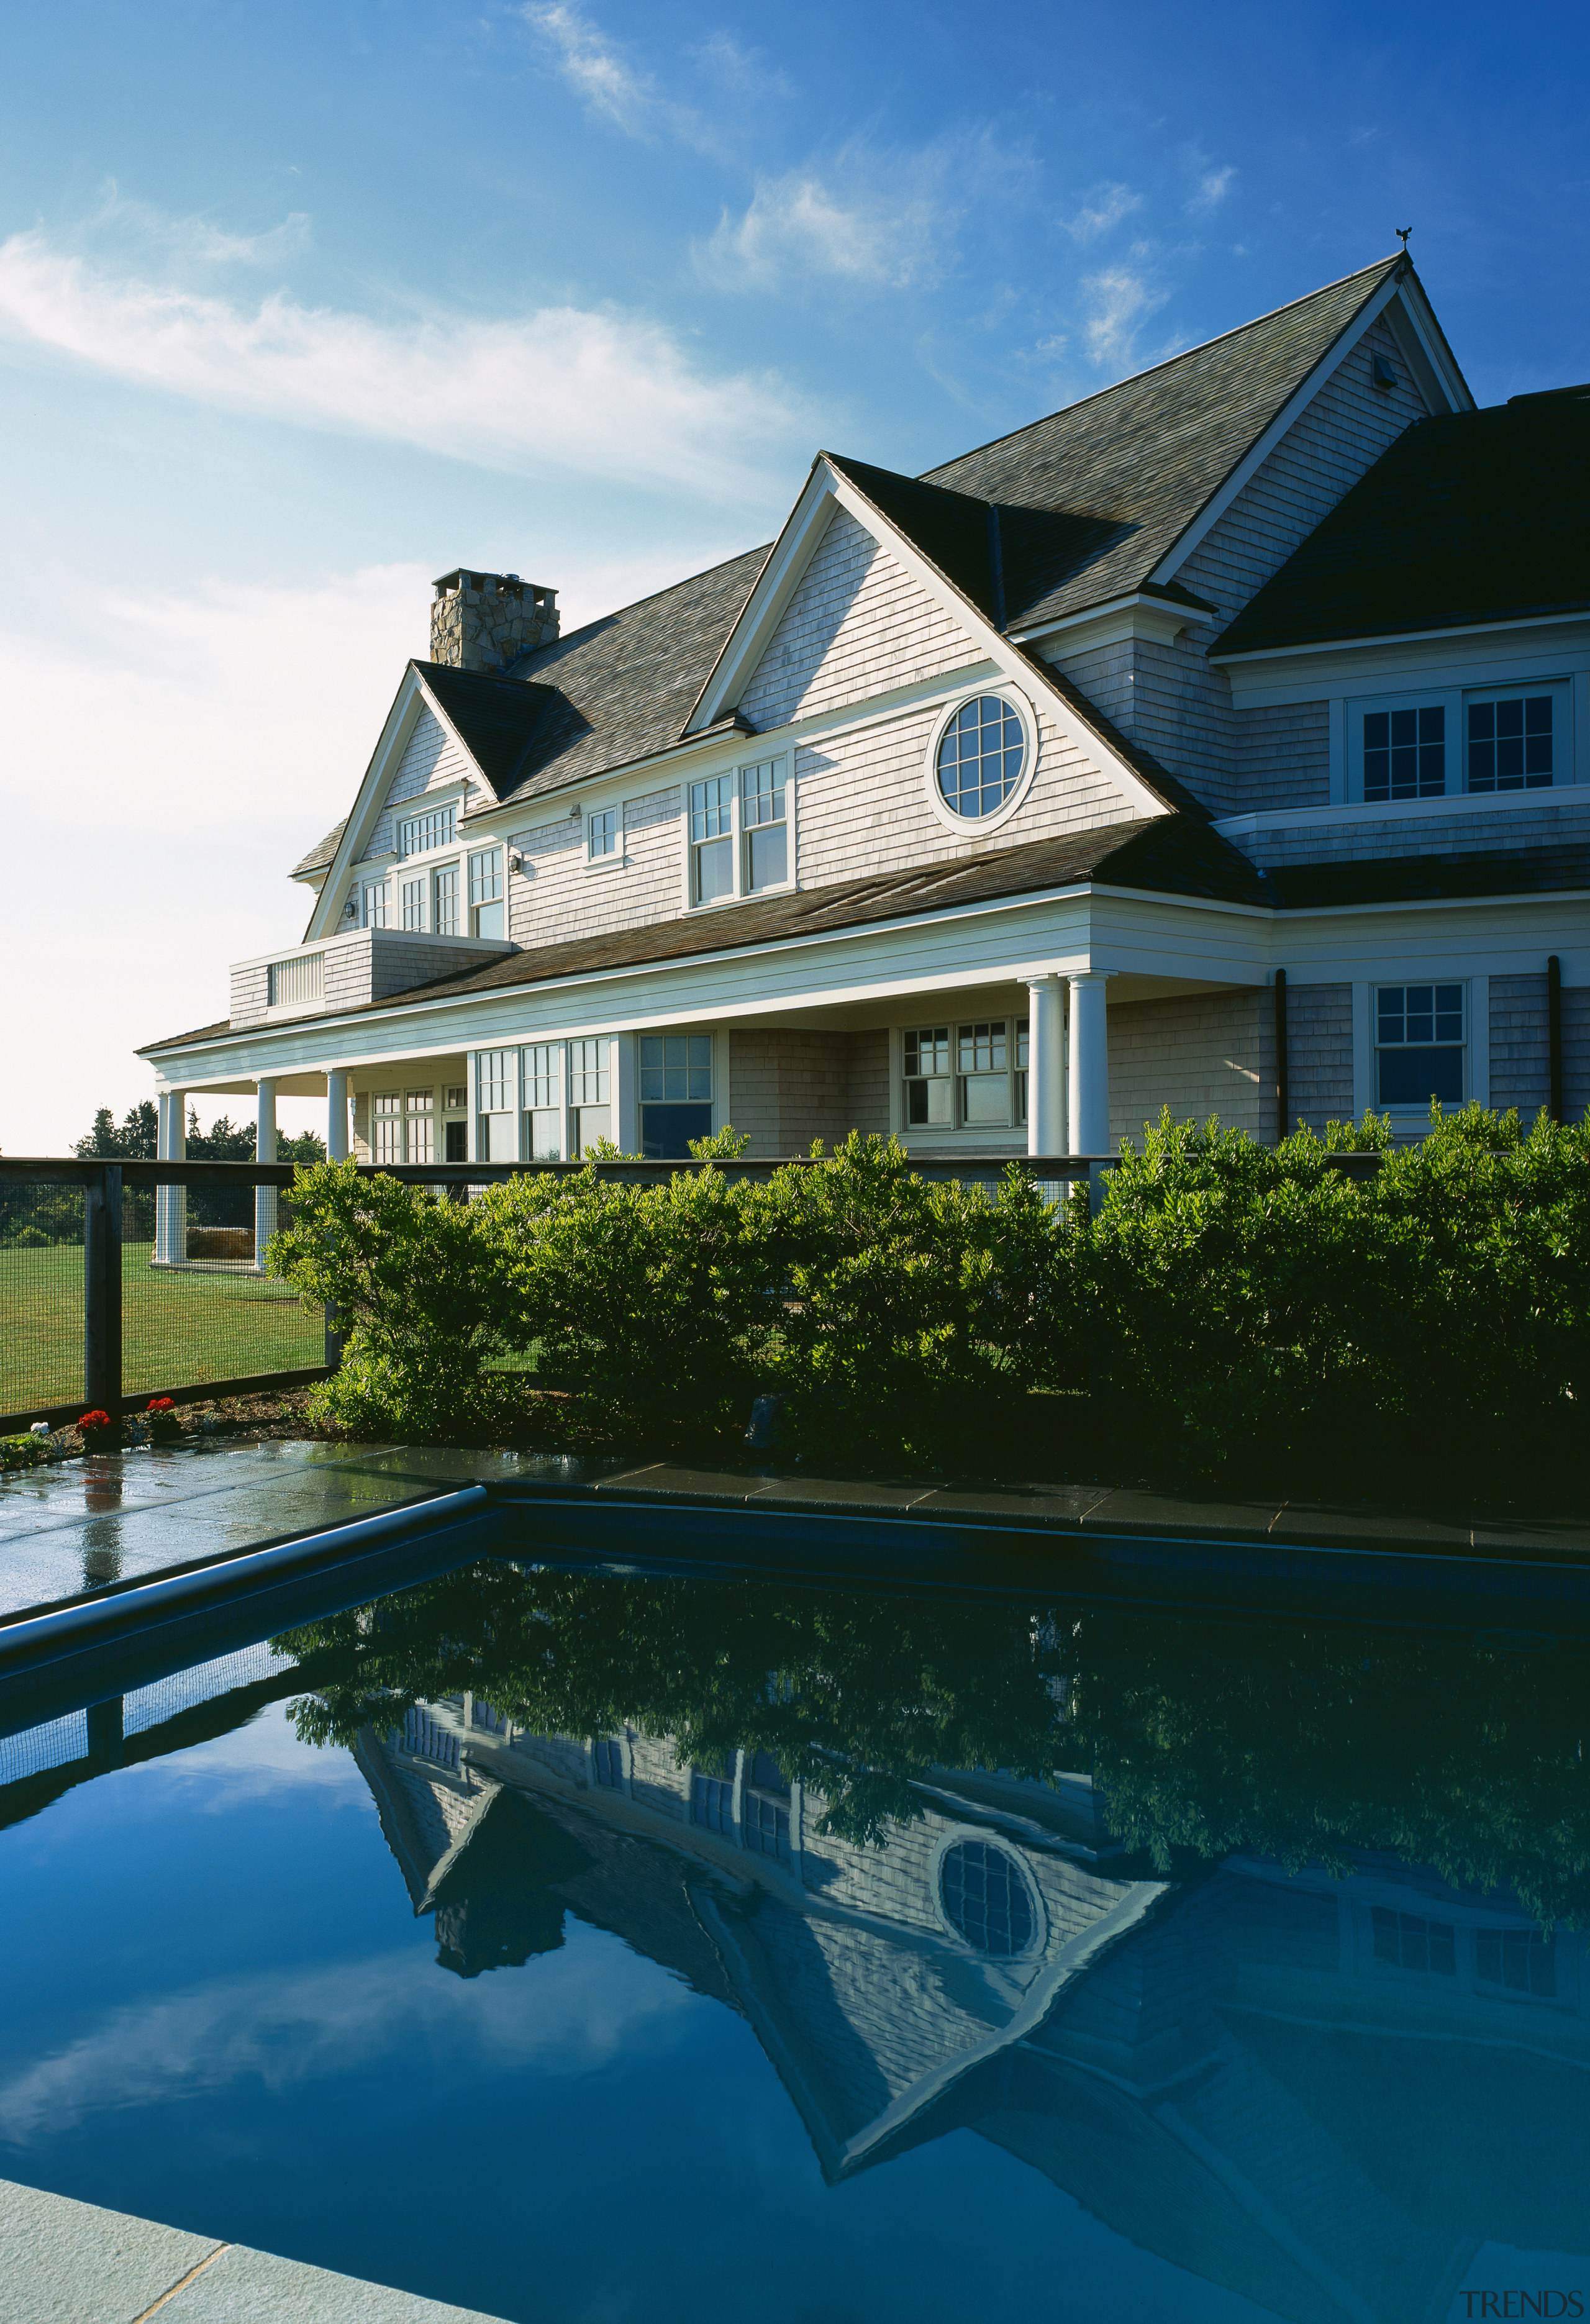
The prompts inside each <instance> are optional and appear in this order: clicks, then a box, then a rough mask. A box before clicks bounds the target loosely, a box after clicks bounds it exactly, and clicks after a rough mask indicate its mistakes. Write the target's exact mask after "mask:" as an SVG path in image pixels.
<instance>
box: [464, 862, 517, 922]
mask: <svg viewBox="0 0 1590 2324" xmlns="http://www.w3.org/2000/svg"><path fill="white" fill-rule="evenodd" d="M469 933H470V935H471V936H506V935H507V933H508V908H507V904H506V902H505V900H504V895H503V851H502V849H501V848H500V847H483V848H481V849H480V850H479V851H478V852H477V853H476V854H473V855H471V857H470V858H469Z"/></svg>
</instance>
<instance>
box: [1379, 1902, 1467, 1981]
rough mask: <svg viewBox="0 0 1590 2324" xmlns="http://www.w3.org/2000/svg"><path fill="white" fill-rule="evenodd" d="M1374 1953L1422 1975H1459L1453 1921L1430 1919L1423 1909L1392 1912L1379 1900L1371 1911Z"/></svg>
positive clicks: (1399, 1967) (1380, 1958)
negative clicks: (1420, 1911)
mask: <svg viewBox="0 0 1590 2324" xmlns="http://www.w3.org/2000/svg"><path fill="white" fill-rule="evenodd" d="M1370 1921H1371V1925H1372V1927H1373V1932H1374V1957H1375V1959H1376V1960H1377V1961H1389V1962H1390V1963H1391V1966H1392V1967H1393V1968H1394V1969H1415V1970H1417V1971H1418V1972H1419V1975H1420V1976H1421V1977H1429V1976H1432V1975H1433V1976H1436V1977H1456V1974H1457V1950H1456V1939H1455V1932H1454V1930H1453V1926H1452V1923H1451V1922H1450V1921H1428V1920H1426V1919H1425V1917H1424V1915H1423V1914H1420V1913H1393V1912H1391V1910H1390V1909H1389V1908H1388V1907H1387V1906H1385V1905H1383V1904H1377V1905H1376V1906H1375V1907H1374V1910H1373V1913H1372V1914H1371V1915H1370Z"/></svg>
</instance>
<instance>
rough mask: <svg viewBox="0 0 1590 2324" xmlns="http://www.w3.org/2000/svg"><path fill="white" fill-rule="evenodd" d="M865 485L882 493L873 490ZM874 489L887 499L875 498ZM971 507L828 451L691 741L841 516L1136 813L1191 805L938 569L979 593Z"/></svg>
mask: <svg viewBox="0 0 1590 2324" xmlns="http://www.w3.org/2000/svg"><path fill="white" fill-rule="evenodd" d="M862 478H864V479H865V480H866V483H867V484H868V485H870V486H872V487H873V490H867V489H864V486H863V484H862V483H861V481H859V480H860V479H862ZM881 480H886V483H884V482H881ZM895 487H898V488H899V489H898V490H895V489H894V488H895ZM874 491H876V492H878V493H879V495H880V498H874ZM885 496H886V497H888V498H889V499H890V500H891V501H892V505H893V507H894V508H895V510H896V511H897V512H898V513H897V516H896V517H892V516H891V515H890V514H888V513H887V512H885V510H884V509H883V507H882V506H881V505H880V499H881V498H882V497H885ZM968 499H969V496H968V495H966V494H961V493H941V492H937V491H935V490H934V488H933V487H931V486H928V487H925V488H924V487H921V486H920V485H918V484H917V483H916V480H914V479H912V478H911V477H895V476H892V475H891V474H890V472H889V471H886V470H878V469H870V468H868V467H866V466H864V464H863V463H861V462H855V461H846V460H842V459H840V458H838V457H836V456H835V455H833V454H830V453H827V452H819V453H818V457H817V458H816V460H815V461H814V462H813V463H812V470H811V475H809V478H808V479H807V483H806V487H805V490H804V491H803V492H802V493H801V495H800V499H799V500H798V501H797V502H796V503H795V506H794V508H793V509H792V510H791V511H790V516H789V519H788V521H786V523H785V525H784V528H783V530H782V531H781V533H780V535H779V538H778V539H777V541H775V543H774V544H773V548H772V551H771V553H770V554H769V557H768V559H767V562H766V564H765V565H764V566H763V569H762V572H761V575H760V576H758V579H757V582H756V586H754V588H753V590H752V592H751V595H750V596H749V597H748V598H747V599H746V601H745V604H744V607H743V608H742V610H741V613H740V614H739V617H738V619H737V620H736V621H735V623H734V625H733V627H732V629H731V630H730V632H729V634H728V636H727V638H726V641H725V642H724V646H723V650H722V651H721V652H720V654H719V655H718V659H717V661H716V664H715V665H714V668H713V670H712V674H711V676H710V677H709V678H708V679H707V684H706V686H705V687H703V689H702V692H701V695H700V697H699V699H698V702H697V705H696V707H695V710H694V712H693V713H692V715H691V716H690V719H689V722H688V724H687V726H686V730H685V731H686V733H699V732H701V731H702V730H704V729H705V728H706V727H707V726H709V725H711V724H714V723H715V722H716V719H718V718H719V717H721V716H722V715H724V713H725V712H726V710H728V709H729V708H731V707H736V706H738V705H739V704H740V702H741V701H742V700H743V699H744V696H745V694H746V693H747V691H748V689H749V687H750V686H751V683H752V680H753V675H754V673H755V671H756V670H757V669H758V668H759V667H760V665H761V662H762V660H763V656H764V655H765V654H766V652H767V651H768V650H769V648H770V646H771V645H772V641H773V639H774V637H775V635H776V634H777V632H778V629H779V625H780V623H781V621H782V619H783V617H784V614H785V613H786V612H787V610H788V608H789V606H790V604H791V602H792V600H793V598H794V596H795V594H796V591H797V590H798V588H799V587H800V582H801V580H802V578H803V577H804V576H805V573H806V571H807V569H808V567H809V565H810V563H811V560H812V558H813V556H814V555H815V554H816V552H817V550H818V547H819V545H820V543H821V542H822V540H823V539H824V537H825V535H826V533H827V529H828V525H829V523H830V521H831V520H832V518H833V515H834V512H835V510H836V508H838V509H841V510H844V511H845V512H846V513H847V514H848V515H849V516H851V517H852V518H854V519H855V521H856V522H857V523H858V524H859V525H861V526H862V527H863V528H864V530H866V531H867V532H869V533H870V534H871V535H872V536H873V538H874V539H875V540H877V541H878V542H880V544H881V545H882V546H883V548H884V549H886V550H887V551H888V553H889V555H890V557H891V558H892V560H893V562H894V563H895V564H896V565H897V566H899V567H901V568H902V569H903V570H904V572H905V573H906V574H907V575H908V576H910V577H911V580H913V581H914V582H915V583H916V584H917V585H918V586H919V587H920V589H921V590H922V592H923V593H924V595H925V596H926V597H927V598H928V599H929V601H930V602H931V604H933V605H934V606H935V607H936V608H937V609H938V612H939V613H945V614H948V616H949V618H950V620H951V621H952V622H954V623H955V624H956V625H957V627H958V629H959V630H960V632H962V633H963V634H964V635H965V637H966V660H967V662H968V663H970V662H975V661H985V662H992V663H993V664H994V667H995V669H998V670H999V671H1000V673H1001V674H1002V675H1003V677H1005V678H1008V679H1009V680H1010V681H1011V683H1012V685H1015V686H1019V687H1022V688H1023V689H1024V690H1026V691H1028V692H1029V693H1031V692H1036V693H1037V694H1039V695H1040V696H1041V697H1042V706H1043V709H1044V710H1045V712H1046V713H1047V715H1049V717H1050V718H1051V719H1052V720H1053V722H1054V724H1055V725H1056V727H1058V730H1059V732H1060V733H1062V734H1063V735H1064V736H1065V738H1066V740H1067V741H1068V742H1070V743H1072V745H1073V746H1074V747H1075V748H1076V749H1077V750H1078V751H1079V752H1082V754H1083V755H1084V756H1085V757H1086V759H1087V760H1088V761H1090V762H1091V763H1092V764H1093V765H1094V766H1095V767H1096V768H1097V769H1098V770H1099V771H1100V772H1101V773H1102V774H1103V775H1105V778H1106V779H1108V780H1109V781H1111V782H1113V783H1114V785H1115V787H1116V788H1117V789H1118V790H1119V792H1120V794H1121V797H1122V798H1123V801H1124V802H1125V803H1126V804H1127V806H1128V807H1131V808H1132V810H1133V811H1134V812H1136V813H1137V814H1140V815H1149V816H1154V815H1163V814H1165V813H1166V812H1167V811H1169V810H1172V809H1174V808H1175V807H1182V806H1184V805H1185V804H1186V802H1185V800H1184V799H1183V798H1180V797H1179V795H1178V796H1172V795H1171V794H1170V793H1169V791H1168V789H1167V788H1166V787H1165V785H1164V784H1163V783H1162V781H1161V780H1160V779H1158V777H1159V770H1157V769H1155V770H1150V768H1149V767H1148V766H1147V765H1145V764H1144V763H1142V760H1141V758H1140V755H1139V754H1138V753H1136V752H1133V751H1132V749H1131V747H1130V745H1127V744H1126V743H1125V742H1124V740H1123V737H1121V736H1119V735H1117V734H1115V733H1113V732H1106V731H1105V727H1104V722H1102V721H1098V720H1095V719H1094V718H1091V717H1090V716H1088V715H1086V712H1085V710H1084V708H1083V706H1082V703H1081V697H1080V696H1078V695H1077V691H1076V689H1075V687H1068V686H1066V685H1064V684H1063V683H1061V682H1059V681H1058V674H1057V673H1056V672H1054V671H1052V670H1049V669H1047V668H1046V667H1045V666H1044V665H1043V664H1042V663H1040V662H1039V661H1037V660H1035V659H1033V658H1032V657H1031V655H1029V654H1027V653H1024V652H1023V651H1022V650H1021V647H1020V646H1019V645H1015V644H1013V643H1012V641H1011V640H1009V639H1008V638H1007V637H1005V636H1004V635H1003V632H1002V631H1001V630H1000V629H999V628H998V626H997V624H996V623H995V622H994V620H992V619H991V618H990V615H989V613H988V612H987V611H985V607H984V606H983V605H982V604H978V603H977V602H976V601H975V598H974V597H973V596H972V595H969V594H968V591H967V588H966V586H962V583H961V582H958V581H957V580H955V579H952V578H951V576H950V575H949V574H948V573H947V572H946V571H945V570H944V568H943V567H941V566H940V565H939V564H938V561H937V556H936V555H935V554H934V553H933V551H937V552H938V554H940V555H948V556H949V557H951V558H952V560H953V561H955V562H956V563H957V566H958V567H959V570H960V572H961V576H962V581H964V582H966V583H969V584H970V585H971V586H973V587H975V586H978V577H979V576H978V573H977V558H976V555H975V524H974V521H973V520H972V519H971V518H970V517H969V516H968V515H967V513H966V503H967V502H968ZM901 518H903V519H905V520H907V521H913V522H914V525H915V527H916V529H917V530H918V531H920V532H921V533H922V534H924V535H925V536H926V539H927V540H928V542H929V544H930V546H929V547H924V545H923V541H922V539H919V538H917V537H914V536H913V534H912V533H908V532H907V531H906V530H904V527H903V524H902V523H901V521H899V519H901ZM983 521H984V534H983V538H984V540H985V543H987V542H988V541H989V539H990V525H991V521H992V517H991V512H989V511H988V509H987V508H986V506H985V510H984V520H983ZM996 569H997V567H995V566H994V562H993V559H992V558H991V562H990V566H989V567H985V573H986V574H987V576H988V577H987V578H986V579H985V581H984V583H983V586H984V588H985V591H986V592H987V594H988V595H993V594H994V586H993V574H994V571H995V570H996Z"/></svg>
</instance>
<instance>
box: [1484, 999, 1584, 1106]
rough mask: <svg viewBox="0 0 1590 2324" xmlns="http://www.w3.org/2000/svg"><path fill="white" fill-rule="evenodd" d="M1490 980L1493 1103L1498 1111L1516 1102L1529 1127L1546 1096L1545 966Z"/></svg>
mask: <svg viewBox="0 0 1590 2324" xmlns="http://www.w3.org/2000/svg"><path fill="white" fill-rule="evenodd" d="M1490 984H1491V1103H1492V1105H1493V1107H1494V1108H1495V1109H1496V1111H1497V1112H1498V1113H1505V1112H1506V1111H1507V1110H1508V1108H1509V1107H1510V1106H1516V1107H1517V1108H1518V1111H1519V1117H1520V1119H1521V1121H1522V1123H1523V1125H1524V1128H1525V1129H1526V1130H1527V1129H1528V1128H1529V1127H1530V1123H1531V1122H1532V1121H1533V1120H1534V1119H1535V1116H1536V1115H1537V1114H1538V1113H1539V1111H1540V1108H1541V1107H1542V1106H1543V1105H1545V1104H1546V1103H1547V1102H1548V1099H1549V1096H1550V1078H1549V1059H1548V1048H1547V1022H1546V972H1545V970H1544V969H1542V970H1541V971H1540V972H1539V974H1538V975H1525V976H1493V977H1492V979H1491V980H1490ZM1565 998H1566V996H1565Z"/></svg>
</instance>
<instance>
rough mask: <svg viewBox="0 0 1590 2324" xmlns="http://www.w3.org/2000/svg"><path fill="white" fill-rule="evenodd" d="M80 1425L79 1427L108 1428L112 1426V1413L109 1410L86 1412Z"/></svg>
mask: <svg viewBox="0 0 1590 2324" xmlns="http://www.w3.org/2000/svg"><path fill="white" fill-rule="evenodd" d="M78 1426H79V1428H108V1427H109V1426H110V1415H109V1413H108V1412H86V1413H84V1415H83V1416H82V1418H81V1419H80V1420H79V1423H78Z"/></svg>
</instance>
